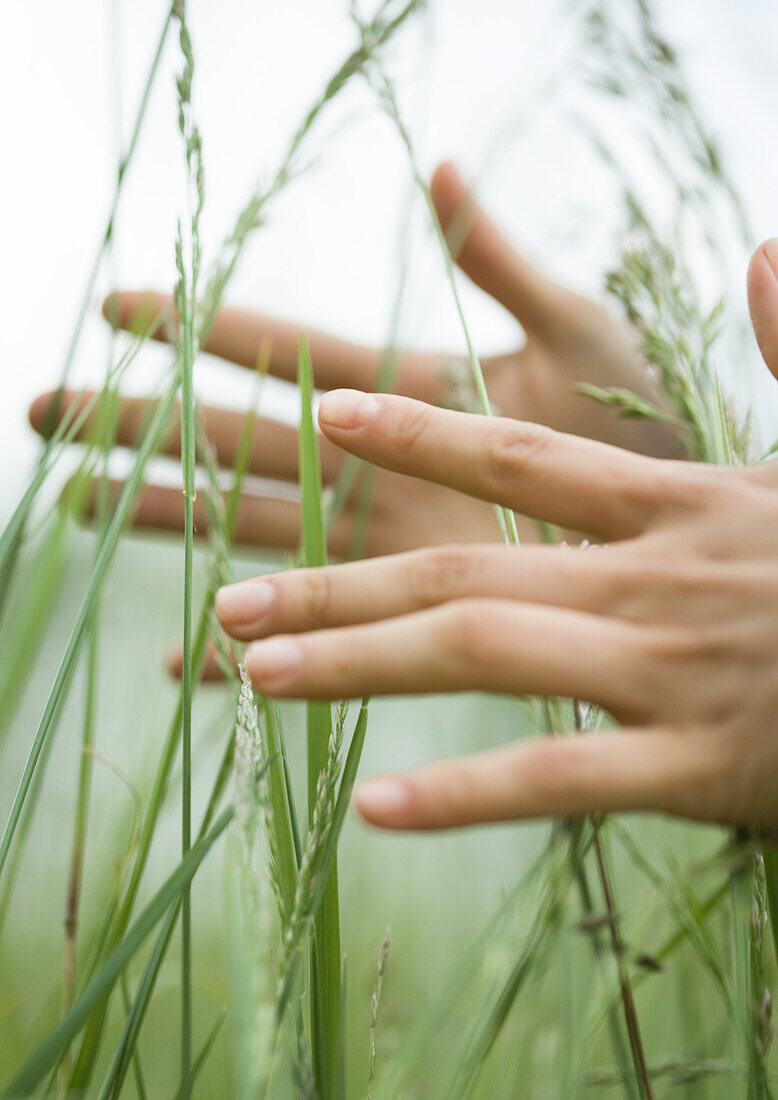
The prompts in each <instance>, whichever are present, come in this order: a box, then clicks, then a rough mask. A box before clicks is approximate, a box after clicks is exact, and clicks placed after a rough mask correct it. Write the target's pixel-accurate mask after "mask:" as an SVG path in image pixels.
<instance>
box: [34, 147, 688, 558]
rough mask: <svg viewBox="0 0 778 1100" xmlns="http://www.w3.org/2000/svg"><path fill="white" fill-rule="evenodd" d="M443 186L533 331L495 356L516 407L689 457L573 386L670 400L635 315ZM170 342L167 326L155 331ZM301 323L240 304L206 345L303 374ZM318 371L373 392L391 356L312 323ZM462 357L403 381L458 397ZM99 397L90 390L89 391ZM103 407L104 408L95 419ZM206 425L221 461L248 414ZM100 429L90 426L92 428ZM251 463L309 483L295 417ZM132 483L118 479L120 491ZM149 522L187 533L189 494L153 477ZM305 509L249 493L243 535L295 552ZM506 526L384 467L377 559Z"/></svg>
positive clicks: (258, 441)
mask: <svg viewBox="0 0 778 1100" xmlns="http://www.w3.org/2000/svg"><path fill="white" fill-rule="evenodd" d="M431 188H432V194H433V197H434V201H435V205H436V208H437V211H438V213H439V216H440V218H441V221H442V223H443V224H444V225H448V224H449V223H450V222H451V219H452V218H453V217H454V215H455V213H458V217H463V218H465V219H466V222H467V224H468V225H469V230H468V232H467V235H466V239H465V241H464V244H463V246H462V247H461V249H460V251H459V255H458V262H459V266H460V267H461V268H462V270H463V271H464V272H465V273H466V274H467V275H468V276H469V277H470V278H471V279H472V280H473V281H474V282H475V283H477V284H478V286H480V287H482V288H483V289H484V290H485V291H486V292H487V293H489V294H491V295H492V297H494V298H495V299H496V300H497V301H498V302H499V303H501V304H502V305H503V306H504V307H505V308H506V309H507V310H509V312H510V313H512V314H513V315H514V316H515V318H516V320H517V321H518V322H519V324H520V325H521V327H522V328H523V330H524V332H525V334H526V343H525V345H524V346H523V347H522V348H521V349H520V350H514V351H511V352H508V353H506V354H503V355H498V356H494V357H492V358H489V359H486V360H484V363H483V368H484V373H485V375H486V380H487V384H488V389H489V394H490V396H491V399H492V401H493V402H494V405H495V407H496V408H498V409H499V410H500V411H501V413H502V414H503V415H504V416H507V417H516V418H518V419H522V420H530V421H534V422H536V423H539V424H545V425H547V426H549V427H552V428H555V429H557V430H559V431H565V432H571V433H573V434H576V435H584V436H588V437H590V438H593V439H600V440H603V441H604V442H608V443H612V444H615V445H616V446H619V447H625V448H628V449H630V450H635V451H639V452H642V453H645V454H652V455H657V456H664V457H676V456H677V457H680V455H681V445H680V442H679V439H678V437H677V435H676V434H675V432H674V430H673V429H671V428H669V427H667V426H666V425H661V424H655V423H639V422H636V421H627V420H623V419H620V418H619V417H618V416H617V414H616V413H615V412H614V410H612V409H606V408H604V407H602V406H600V405H598V404H596V403H595V402H594V401H592V400H591V399H590V398H587V397H584V396H582V395H580V394H578V393H576V391H575V385H576V383H578V382H590V383H594V384H596V385H600V386H626V387H628V388H630V389H633V390H635V391H637V392H638V393H640V394H641V395H642V396H644V397H647V398H649V399H650V400H653V401H655V402H657V403H659V404H662V403H663V398H662V395H661V393H660V392H659V388H658V386H657V384H656V382H655V381H654V379H653V377H652V376H651V374H650V372H649V371H648V370H647V369H646V367H645V365H644V364H643V362H642V361H641V359H640V356H639V355H638V353H637V351H636V349H635V344H634V340H633V336H632V334H631V332H630V330H629V328H628V327H627V326H626V325H622V324H620V323H619V322H617V321H616V320H614V319H613V318H612V317H611V316H610V315H609V314H608V313H607V312H606V311H605V310H604V309H603V308H602V307H600V306H598V305H595V304H594V303H592V302H589V301H587V300H586V299H584V298H581V297H579V296H578V295H576V294H573V293H571V292H570V291H568V290H566V289H564V288H563V287H560V286H558V285H556V284H555V283H552V282H550V281H549V280H548V279H546V278H545V277H544V276H543V275H541V274H540V273H539V272H538V271H536V270H535V269H534V268H533V267H531V266H530V265H529V264H528V263H527V262H526V261H525V260H524V259H522V257H520V256H519V255H518V254H517V253H516V252H515V251H514V250H513V249H512V248H511V247H510V245H509V244H508V243H507V242H506V241H505V240H504V238H503V237H502V236H501V235H500V234H499V232H498V231H497V229H496V228H495V227H494V225H493V224H492V223H491V222H490V221H489V220H488V219H487V217H486V216H485V215H484V214H483V212H482V211H480V210H479V209H478V208H477V207H476V206H475V204H474V201H473V199H472V197H471V196H469V195H468V193H467V191H466V189H465V187H464V185H463V183H462V180H461V179H460V178H459V176H458V175H457V173H456V171H455V170H454V169H453V168H452V167H451V166H450V165H448V164H444V165H441V167H440V168H439V169H438V170H437V172H436V173H435V176H434V177H433V180H432V185H431ZM168 302H169V299H167V298H166V297H164V296H163V295H157V294H151V293H148V292H125V293H121V294H118V295H114V296H112V297H111V298H110V299H108V301H107V302H106V304H105V307H104V312H105V313H106V316H108V317H110V318H111V319H112V320H113V321H114V322H115V323H117V324H118V325H119V326H120V327H122V328H127V329H133V328H138V327H141V328H142V327H143V326H144V324H146V323H147V322H148V320H149V319H150V318H152V317H153V316H154V315H155V314H157V313H158V312H159V310H160V309H161V308H162V306H163V305H164V304H166V303H168ZM157 336H158V338H160V339H165V330H164V328H163V329H161V330H160V331H159V333H158V334H157ZM298 336H299V326H297V325H293V324H289V323H285V322H280V321H276V320H272V319H269V318H266V317H262V316H260V315H259V314H255V313H250V312H247V311H243V310H238V309H223V310H222V311H221V312H220V314H219V316H218V318H217V319H216V322H215V324H214V326H213V329H212V331H211V334H210V337H209V339H208V342H207V344H206V348H205V350H206V351H208V352H210V353H212V354H213V355H216V356H219V357H220V358H222V359H224V360H225V361H227V362H231V363H235V364H238V365H239V366H242V367H245V368H248V369H251V370H253V369H255V368H256V366H257V361H258V358H259V357H260V355H261V352H262V349H263V347H269V348H270V362H269V371H270V373H271V374H273V375H275V376H277V377H279V378H284V379H287V380H289V381H294V380H295V378H296V372H297V345H298ZM310 343H311V351H312V360H313V367H314V372H315V381H316V385H317V387H318V388H319V389H322V390H328V389H332V388H336V387H342V386H347V387H351V388H354V389H360V390H365V391H369V390H373V389H374V388H375V387H376V385H377V382H378V377H379V373H380V370H381V360H382V353H381V352H380V351H379V350H378V349H376V348H366V347H358V346H355V345H353V344H348V343H346V342H345V341H343V340H340V339H338V338H337V337H333V336H328V335H326V334H324V333H316V332H313V333H310ZM452 362H455V363H458V366H459V368H460V369H461V370H462V372H463V376H464V377H465V378H467V370H468V368H467V365H466V364H465V363H464V361H462V360H461V359H459V360H457V357H456V356H452V355H446V354H445V353H437V354H432V353H427V354H420V353H406V354H404V355H403V356H402V358H401V362H400V367H399V372H398V375H397V377H396V379H395V382H394V385H393V389H394V392H397V393H400V394H403V395H404V396H407V397H413V398H416V399H417V400H421V401H425V402H429V403H431V404H439V403H440V404H445V403H446V401H447V400H448V399H449V398H450V397H451V396H452V387H451V381H450V372H449V370H448V368H449V367H450V366H451V364H452ZM91 396H92V395H91V394H89V393H87V394H85V395H83V398H82V399H83V400H84V401H85V402H86V401H87V400H89V398H90V397H91ZM51 399H52V395H51V394H42V395H41V396H40V397H38V398H37V399H36V400H35V402H34V403H33V405H32V408H31V410H30V419H31V422H32V425H33V427H34V428H35V429H36V430H38V431H43V430H44V427H45V426H46V425H47V415H46V414H47V411H48V408H49V405H50V402H51ZM78 399H79V395H78V394H76V393H75V392H70V393H68V394H66V395H65V397H64V399H63V400H61V401H60V403H59V410H60V415H63V414H64V412H65V410H67V408H68V407H69V405H70V403H71V402H72V401H75V400H78ZM146 408H147V402H145V401H144V400H142V399H137V398H124V399H123V401H122V404H121V410H120V415H119V422H118V435H117V442H118V443H120V444H122V445H125V446H132V445H133V444H134V442H135V440H136V438H137V434H138V430H139V428H140V425H141V423H142V420H143V416H144V412H145V410H146ZM96 415H97V413H95V416H96ZM203 417H204V422H205V427H206V433H207V435H208V437H209V438H210V440H211V443H212V444H213V447H214V449H215V451H216V454H217V457H218V460H219V462H220V463H221V465H223V466H224V467H230V466H231V465H232V463H233V461H234V459H235V455H236V451H237V447H238V443H239V440H240V435H241V428H242V426H243V423H244V416H243V414H241V413H235V412H232V411H229V410H226V409H219V408H213V407H210V408H205V409H204V410H203ZM179 423H180V413H179V411H178V410H176V411H175V413H174V415H173V417H172V418H171V428H170V431H169V433H168V435H167V438H166V440H165V442H164V445H163V449H164V450H165V451H166V452H167V453H169V454H171V455H175V454H178V453H180V427H179ZM93 426H94V417H93V418H92V419H91V420H90V421H89V422H88V423H87V424H86V425H85V427H84V431H83V433H82V434H83V436H84V437H86V436H88V434H89V431H90V429H92V428H93ZM345 457H346V456H345V454H344V451H343V449H342V448H341V447H340V446H339V445H338V444H337V443H334V442H332V441H331V440H328V439H324V440H322V447H321V458H322V473H323V480H324V483H325V486H331V485H334V484H335V482H336V481H337V479H338V476H339V474H340V472H341V470H342V468H343V463H344V460H345ZM248 472H249V473H251V474H254V475H257V476H262V477H267V478H273V479H279V480H281V481H288V482H289V483H290V485H296V484H297V474H298V470H297V431H296V429H294V428H292V427H289V426H287V425H285V424H281V423H279V422H278V421H274V420H271V419H267V418H260V419H259V420H258V422H257V424H256V427H255V430H254V434H253V445H252V448H251V455H250V460H249V466H248ZM120 489H121V485H119V484H116V485H114V491H115V492H118V491H119V490H120ZM356 506H357V496H356V494H354V495H352V498H351V499H350V500H349V501H348V502H347V504H346V507H345V509H344V512H343V516H342V518H341V520H340V521H339V522H338V523H337V524H336V525H335V526H334V528H333V530H332V532H331V534H330V550H331V552H332V554H333V555H334V556H335V557H348V556H349V551H350V548H351V543H352V537H353V526H354V514H355V510H356ZM135 524H136V525H137V526H139V527H145V528H155V529H161V530H180V529H181V528H182V525H183V505H182V499H181V493H180V492H179V491H178V490H176V489H174V488H170V487H163V486H160V485H149V486H147V488H146V489H145V491H144V493H143V494H142V495H141V498H140V501H139V503H138V506H137V510H136V513H135ZM197 528H198V531H200V532H204V531H205V529H206V517H205V515H204V514H200V515H199V516H198V517H197ZM299 532H300V522H299V507H298V505H297V504H296V503H295V502H294V501H293V500H279V499H278V494H276V495H275V496H272V495H266V496H249V495H248V494H247V495H245V496H244V498H243V500H242V501H241V506H240V509H239V513H238V521H237V530H236V535H235V537H236V542H237V543H239V544H242V545H248V546H255V547H260V548H263V549H271V550H294V549H295V548H296V547H297V545H298V542H299ZM522 535H523V536H524V537H525V538H532V537H534V530H533V524H532V523H531V522H528V521H523V524H522ZM499 539H500V531H499V528H498V525H497V522H496V519H495V516H494V513H493V511H492V509H491V508H490V507H489V506H488V505H485V504H484V503H483V502H482V501H477V500H473V499H472V498H468V497H466V496H463V495H462V494H459V493H455V492H452V491H451V490H450V489H448V488H445V487H442V486H440V485H435V484H432V483H430V482H425V481H419V480H415V479H410V478H407V477H405V476H403V475H401V474H397V473H395V472H393V471H388V470H381V471H379V473H378V476H377V477H376V483H375V489H374V495H373V504H372V511H371V521H370V528H369V534H368V540H367V547H366V553H367V555H368V556H373V555H377V554H392V553H397V552H398V551H403V550H410V549H413V548H415V547H420V546H430V545H434V544H438V543H448V542H452V541H456V542H483V541H491V540H494V541H498V540H499Z"/></svg>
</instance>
